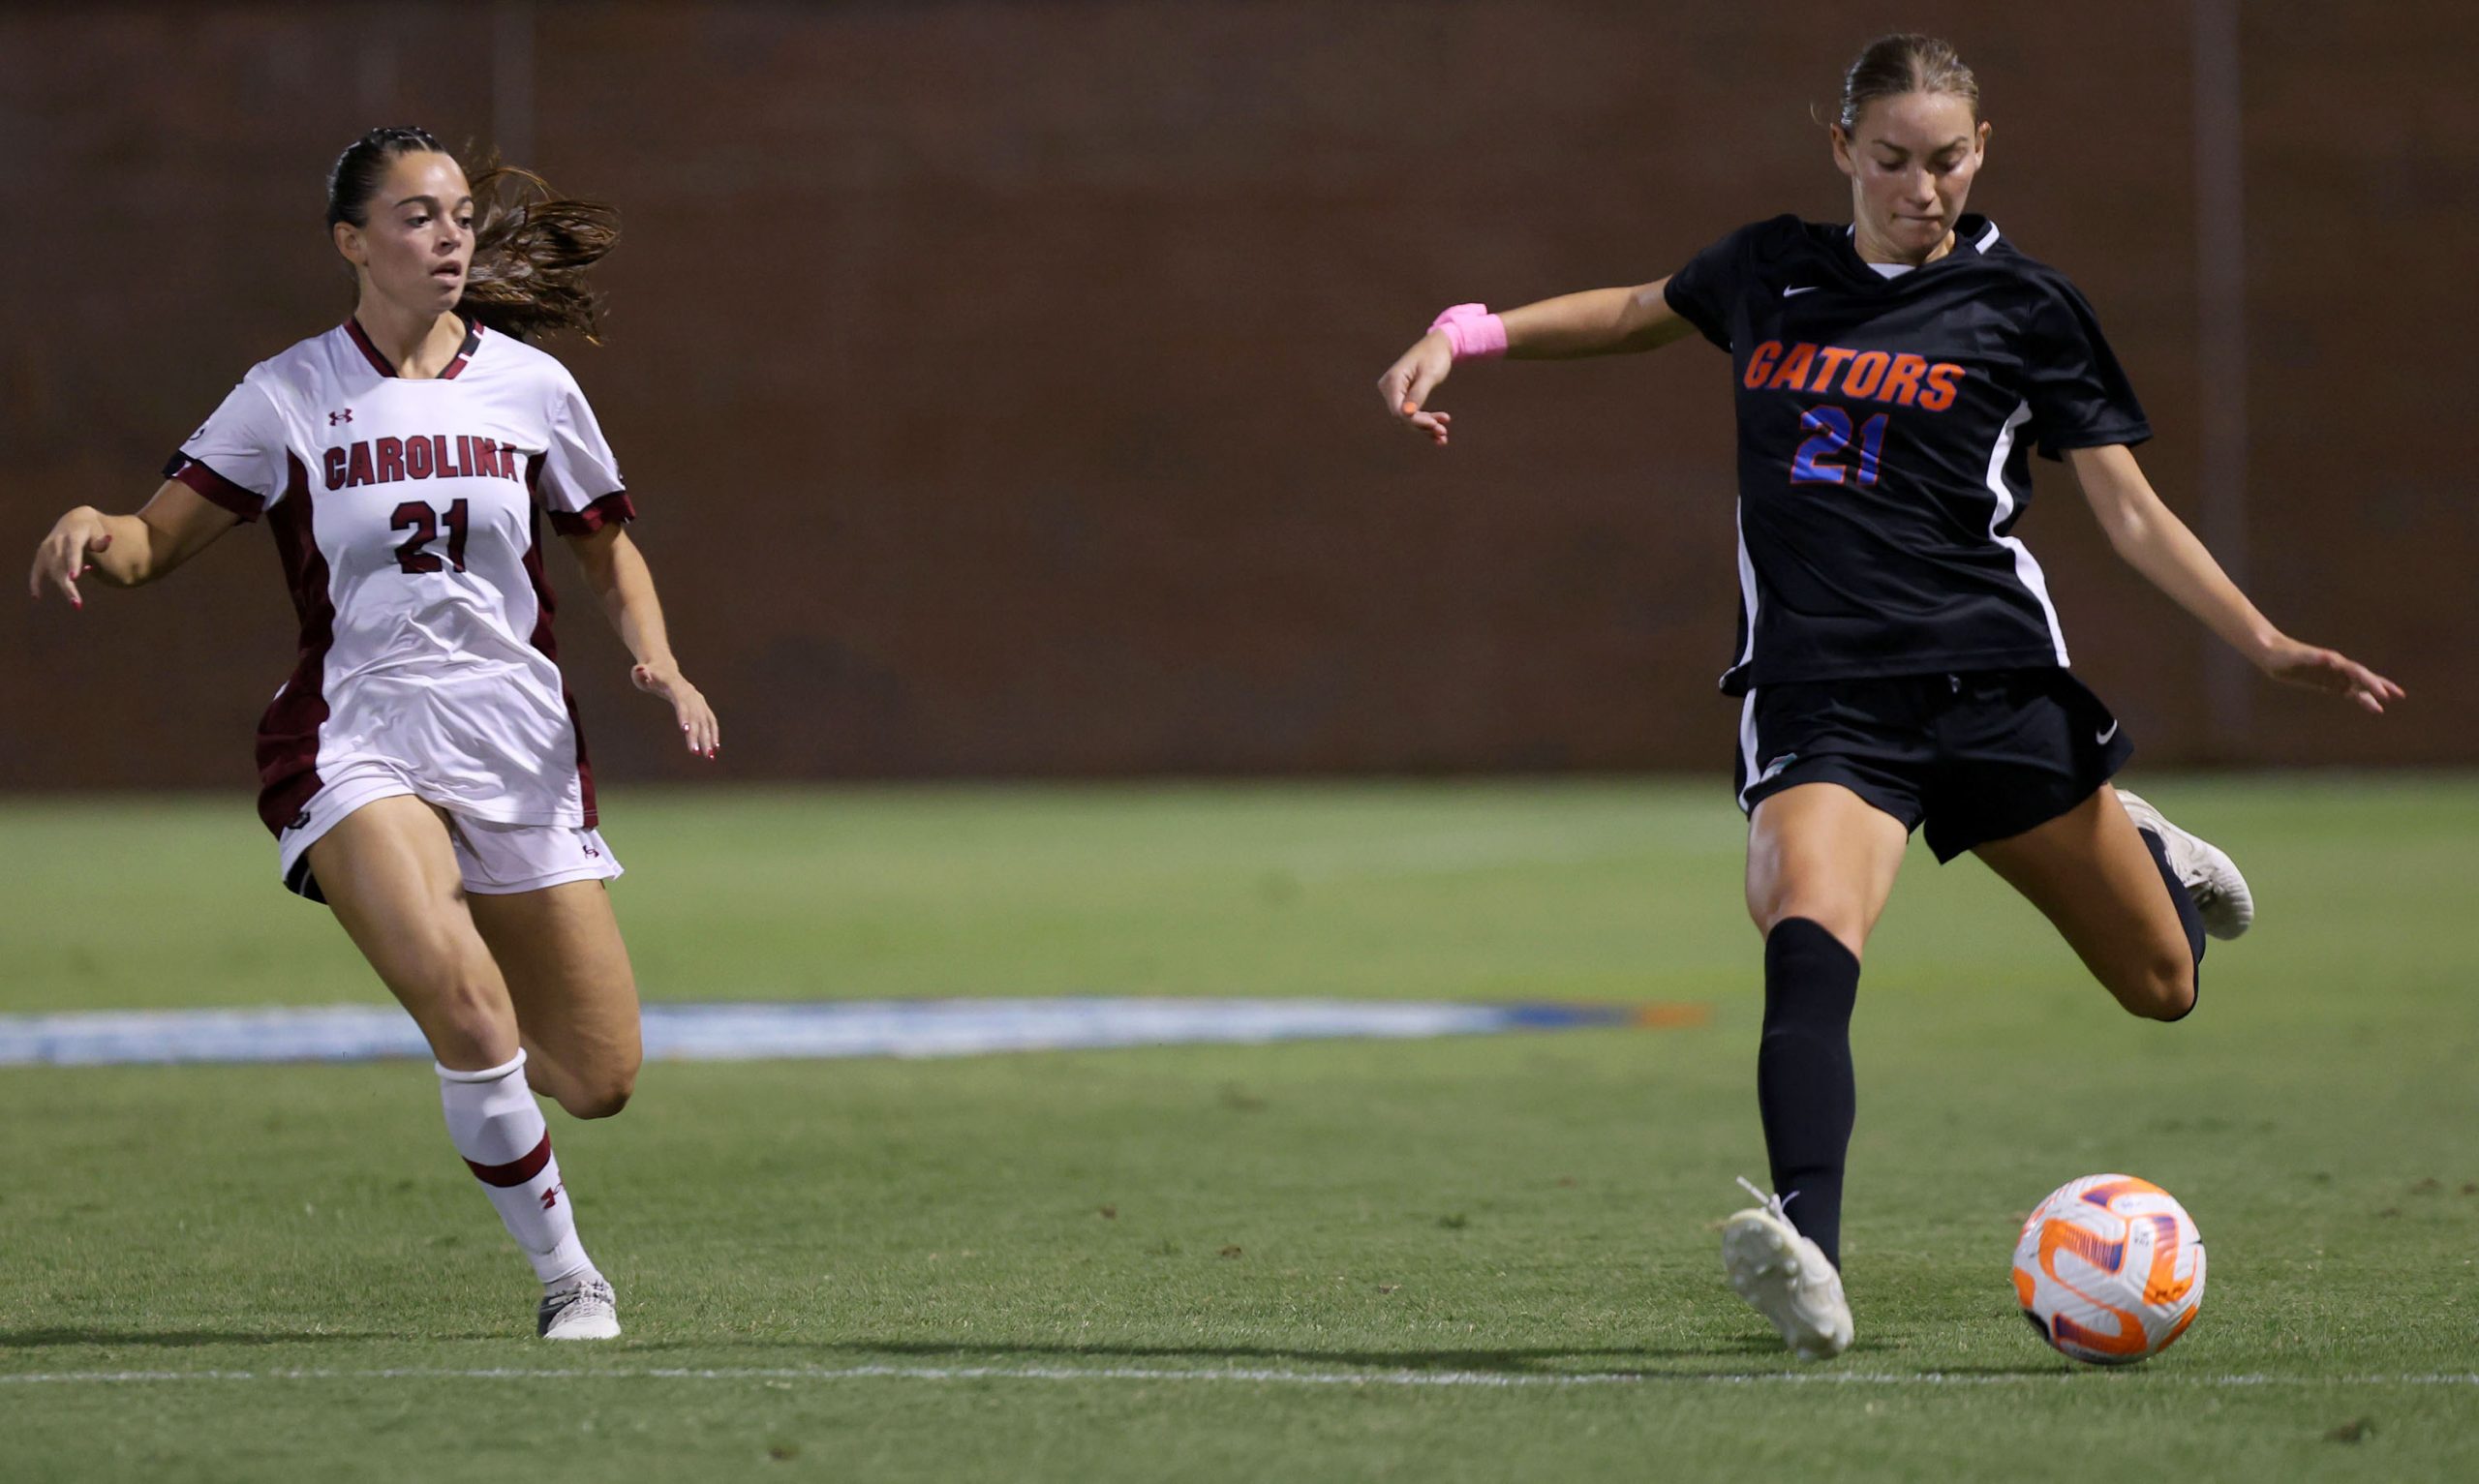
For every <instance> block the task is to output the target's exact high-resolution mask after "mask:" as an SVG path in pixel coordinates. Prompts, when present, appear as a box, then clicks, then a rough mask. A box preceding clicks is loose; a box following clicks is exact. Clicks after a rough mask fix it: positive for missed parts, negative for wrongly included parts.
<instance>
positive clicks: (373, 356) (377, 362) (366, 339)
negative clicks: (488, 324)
mask: <svg viewBox="0 0 2479 1484" xmlns="http://www.w3.org/2000/svg"><path fill="white" fill-rule="evenodd" d="M345 334H346V335H347V336H349V337H350V338H351V339H352V343H353V345H354V346H355V347H356V348H359V349H360V351H361V353H362V357H363V358H364V359H365V360H367V361H369V362H370V369H371V370H373V371H376V372H378V373H379V374H380V375H381V376H383V377H392V376H395V375H396V368H395V366H394V365H393V364H391V363H390V362H389V361H388V359H387V357H385V356H383V355H382V354H380V353H379V348H378V347H377V346H375V345H373V344H371V340H370V335H369V333H368V332H367V331H365V330H363V329H362V327H361V321H360V320H359V319H357V318H350V317H348V318H346V320H345ZM481 345H482V321H481V320H479V319H468V320H466V321H465V343H464V344H463V345H461V346H459V347H457V348H456V359H454V360H452V361H449V362H448V363H447V365H446V367H445V368H444V370H442V371H441V372H440V374H439V379H440V380H443V381H452V380H454V379H456V378H457V377H458V376H460V375H462V374H463V373H464V370H465V367H466V365H467V363H469V362H471V361H472V360H473V359H474V351H475V350H477V349H479V348H481Z"/></svg>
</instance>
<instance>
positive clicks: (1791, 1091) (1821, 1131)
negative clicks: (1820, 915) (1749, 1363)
mask: <svg viewBox="0 0 2479 1484" xmlns="http://www.w3.org/2000/svg"><path fill="white" fill-rule="evenodd" d="M1858 998H1859V960H1858V959H1856V958H1854V957H1852V954H1851V950H1849V949H1847V948H1844V947H1843V946H1842V944H1841V942H1840V941H1839V940H1838V939H1836V938H1835V937H1834V935H1833V934H1831V933H1829V932H1827V931H1825V930H1824V929H1823V928H1822V927H1821V926H1819V925H1818V924H1816V923H1814V922H1812V921H1810V920H1809V919H1807V918H1803V917H1794V918H1788V919H1785V920H1784V921H1782V922H1779V923H1776V924H1773V930H1772V931H1771V932H1769V933H1767V934H1765V936H1764V1041H1763V1044H1762V1045H1761V1046H1760V1047H1759V1049H1758V1051H1757V1056H1756V1101H1757V1105H1758V1107H1759V1108H1760V1109H1761V1111H1762V1113H1763V1117H1764V1151H1765V1155H1766V1157H1767V1159H1768V1160H1769V1161H1770V1162H1771V1164H1772V1166H1773V1190H1774V1193H1775V1194H1776V1195H1778V1196H1781V1197H1782V1198H1783V1201H1784V1205H1783V1207H1782V1210H1783V1214H1784V1215H1786V1216H1788V1217H1790V1225H1791V1226H1793V1227H1798V1228H1799V1234H1800V1235H1801V1236H1804V1237H1807V1238H1808V1239H1810V1240H1811V1241H1813V1242H1815V1243H1816V1244H1817V1246H1818V1247H1819V1248H1821V1249H1822V1250H1823V1252H1824V1255H1825V1258H1826V1260H1827V1261H1829V1262H1831V1263H1832V1264H1833V1265H1834V1266H1835V1267H1837V1268H1839V1267H1841V1266H1842V1165H1843V1160H1844V1157H1845V1156H1846V1155H1847V1154H1848V1153H1849V1151H1850V1148H1851V1124H1852V1119H1853V1118H1854V1117H1855V1116H1856V1115H1857V1111H1858V1091H1857V1089H1856V1087H1855V1086H1854V1085H1853V1082H1852V1072H1851V1007H1852V1004H1853V1003H1854V1002H1855V1001H1856V1000H1857V999H1858Z"/></svg>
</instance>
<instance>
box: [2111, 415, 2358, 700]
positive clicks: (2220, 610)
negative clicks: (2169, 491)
mask: <svg viewBox="0 0 2479 1484" xmlns="http://www.w3.org/2000/svg"><path fill="white" fill-rule="evenodd" d="M2066 467H2067V468H2069V469H2073V470H2074V478H2075V482H2076V483H2078V484H2080V485H2082V486H2083V498H2084V499H2085V500H2090V501H2091V502H2092V513H2093V514H2094V515H2096V516H2098V517H2099V519H2100V529H2101V530H2104V531H2106V532H2107V533H2108V536H2109V545H2110V546H2111V547H2113V548H2115V549H2116V551H2117V554H2118V555H2119V556H2121V557H2123V558H2125V559H2126V560H2127V564H2128V565H2129V566H2132V567H2133V568H2134V569H2135V570H2136V571H2138V572H2141V573H2142V574H2143V575H2144V576H2145V577H2147V578H2149V579H2150V580H2151V582H2152V585H2153V586H2154V587H2156V588H2158V589H2159V590H2160V591H2163V592H2165V593H2167V594H2169V596H2170V598H2171V599H2172V600H2174V601H2175V602H2176V603H2177V604H2178V606H2179V607H2181V608H2184V609H2185V610H2187V611H2188V613H2190V614H2193V615H2194V616H2195V617H2196V618H2198V619H2201V620H2202V621H2204V625H2205V626H2206V627H2208V628H2210V629H2211V630H2212V631H2213V632H2214V633H2216V634H2219V636H2220V637H2221V638H2222V639H2223V640H2225V641H2227V642H2228V644H2229V645H2230V647H2231V648H2232V649H2235V650H2236V651H2238V652H2239V653H2241V654H2244V655H2246V656H2247V657H2248V659H2249V660H2251V661H2252V662H2253V663H2254V665H2255V667H2256V668H2257V669H2259V670H2261V671H2263V672H2264V673H2265V674H2266V675H2269V676H2271V677H2272V678H2273V679H2274V680H2277V681H2286V682H2287V683H2289V684H2292V685H2304V686H2307V687H2308V688H2310V689H2312V690H2323V691H2329V692H2331V693H2332V694H2334V695H2338V696H2342V697H2346V698H2347V699H2349V700H2350V701H2352V702H2355V703H2356V704H2357V705H2358V706H2360V707H2361V708H2362V709H2364V710H2366V711H2369V712H2382V711H2383V710H2384V703H2385V702H2387V701H2399V700H2401V699H2402V687H2401V686H2399V685H2396V684H2394V683H2393V682H2392V681H2388V680H2386V679H2385V678H2384V677H2383V676H2380V675H2378V674H2376V673H2375V672H2374V671H2372V670H2370V669H2369V668H2368V667H2367V666H2365V665H2362V664H2360V663H2359V662H2358V661H2356V660H2354V659H2351V658H2350V657H2349V656H2347V655H2345V654H2342V653H2340V652H2339V651H2333V650H2325V649H2318V648H2316V647H2315V646H2314V645H2311V644H2301V643H2300V642H2299V641H2297V640H2295V639H2292V638H2291V637H2289V636H2288V635H2287V634H2284V633H2282V632H2281V631H2280V629H2279V628H2276V627H2274V626H2273V621H2272V620H2270V619H2267V618H2265V617H2264V616H2263V614H2261V613H2259V612H2257V611H2256V608H2255V605H2254V604H2253V603H2250V602H2249V601H2248V600H2247V594H2246V593H2244V592H2241V591H2238V585H2237V584H2236V583H2233V582H2231V581H2230V580H2229V574H2227V573H2226V572H2223V571H2222V570H2221V569H2220V563H2219V562H2218V561H2215V560H2213V557H2212V553H2211V552H2209V551H2206V550H2205V549H2204V544H2203V543H2202V542H2201V541H2198V540H2196V539H2195V534H2194V532H2193V531H2191V530H2188V529H2187V524H2186V522H2184V521H2181V520H2180V519H2178V517H2177V515H2176V513H2175V512H2173V511H2172V510H2170V508H2169V507H2168V506H2167V505H2165V504H2162V503H2161V502H2160V497H2159V495H2158V494H2157V493H2155V492H2154V490H2153V488H2152V481H2150V480H2149V479H2146V478H2145V477H2144V476H2143V467H2142V466H2141V465H2139V464H2137V463H2135V458H2134V450H2133V449H2131V448H2128V447H2127V446H2126V445H2125V444H2124V443H2108V444H2104V445H2102V446H2100V447H2097V448H2069V449H2067V450H2066Z"/></svg>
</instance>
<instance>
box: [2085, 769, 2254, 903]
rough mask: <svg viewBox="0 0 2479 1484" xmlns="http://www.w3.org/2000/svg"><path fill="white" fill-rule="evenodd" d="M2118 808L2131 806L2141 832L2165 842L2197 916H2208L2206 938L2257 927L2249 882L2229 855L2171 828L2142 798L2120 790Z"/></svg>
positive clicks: (2129, 815) (2171, 865)
mask: <svg viewBox="0 0 2479 1484" xmlns="http://www.w3.org/2000/svg"><path fill="white" fill-rule="evenodd" d="M2118 803H2122V804H2124V805H2126V810H2127V818H2129V819H2131V820H2133V821H2134V827H2135V828H2136V829H2138V830H2149V831H2151V832H2152V833H2155V834H2157V835H2158V836H2160V846H2161V849H2162V850H2163V851H2164V852H2165V853H2166V854H2167V855H2168V857H2169V869H2170V870H2171V872H2173V873H2174V874H2175V875H2176V876H2177V878H2178V884H2179V885H2181V886H2183V887H2185V888H2186V889H2187V894H2188V896H2191V897H2193V898H2194V901H2195V910H2196V911H2197V912H2199V913H2201V914H2203V920H2204V931H2205V932H2207V933H2210V934H2211V935H2212V936H2214V937H2216V938H2235V937H2237V936H2238V935H2239V934H2240V933H2243V932H2245V931H2246V930H2247V929H2248V928H2249V927H2251V926H2253V925H2254V923H2255V893H2252V892H2249V891H2248V890H2247V878H2246V877H2244V876H2241V875H2240V874H2238V863H2237V862H2235V861H2232V860H2231V859H2229V852H2228V851H2225V850H2223V849H2221V848H2220V847H2219V846H2218V845H2215V844H2214V843H2212V842H2211V841H2210V840H2206V839H2202V838H2200V837H2198V836H2196V835H2191V834H2188V833H2187V832H2186V831H2184V830H2181V829H2179V828H2178V827H2177V826H2176V825H2173V824H2171V823H2169V821H2168V819H2167V818H2166V817H2164V816H2163V815H2162V814H2161V812H2160V811H2159V810H2158V809H2156V808H2154V807H2153V806H2152V805H2151V804H2149V803H2145V802H2144V801H2143V799H2142V798H2141V796H2139V795H2135V794H2129V793H2127V791H2126V790H2125V789H2119V790H2118Z"/></svg>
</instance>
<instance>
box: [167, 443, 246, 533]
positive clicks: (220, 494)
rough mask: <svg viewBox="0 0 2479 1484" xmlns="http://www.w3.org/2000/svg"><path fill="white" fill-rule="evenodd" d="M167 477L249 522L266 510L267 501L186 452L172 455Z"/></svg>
mask: <svg viewBox="0 0 2479 1484" xmlns="http://www.w3.org/2000/svg"><path fill="white" fill-rule="evenodd" d="M164 477H165V478H167V479H171V480H175V481H177V482H179V483H182V484H186V485H188V486H189V487H190V488H191V489H193V490H196V491H198V492H199V494H200V495H203V496H205V497H206V498H207V499H208V500H213V501H214V502H215V503H217V504H219V505H222V506H223V507H224V508H225V509H227V510H230V511H231V512H232V513H233V514H234V515H237V516H239V517H240V518H241V519H243V520H245V521H255V520H257V519H258V518H259V516H260V514H261V513H263V512H264V511H265V509H266V501H265V500H260V498H259V497H258V496H256V495H254V494H252V493H250V491H248V490H247V489H244V488H243V487H242V486H240V485H237V484H234V483H233V482H232V481H231V480H230V479H227V478H225V477H224V476H223V475H222V474H219V473H217V472H216V471H215V470H213V469H209V468H207V467H206V466H205V465H203V464H200V463H199V461H198V460H196V459H193V458H191V457H190V456H189V455H188V454H185V453H176V454H174V455H172V459H171V462H170V463H168V464H167V465H165V466H164Z"/></svg>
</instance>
